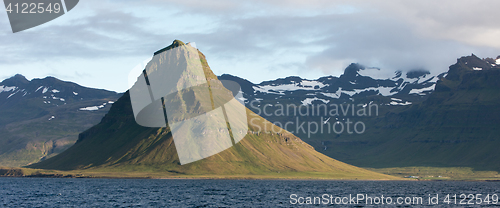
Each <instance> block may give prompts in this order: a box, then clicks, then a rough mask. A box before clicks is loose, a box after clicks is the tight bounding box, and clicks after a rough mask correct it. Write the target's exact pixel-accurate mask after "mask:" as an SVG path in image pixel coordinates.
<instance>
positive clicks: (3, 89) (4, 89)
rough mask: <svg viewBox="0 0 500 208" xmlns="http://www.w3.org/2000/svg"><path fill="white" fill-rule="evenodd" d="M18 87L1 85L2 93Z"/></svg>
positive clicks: (0, 90)
mask: <svg viewBox="0 0 500 208" xmlns="http://www.w3.org/2000/svg"><path fill="white" fill-rule="evenodd" d="M16 89H17V87H7V86H3V85H2V86H0V93H2V92H10V91H14V90H16Z"/></svg>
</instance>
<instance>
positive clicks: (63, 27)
mask: <svg viewBox="0 0 500 208" xmlns="http://www.w3.org/2000/svg"><path fill="white" fill-rule="evenodd" d="M497 8H500V1H495V0H489V1H488V0H481V1H473V2H471V1H456V0H455V1H452V0H445V1H439V2H436V1H429V0H424V1H400V0H387V1H362V0H354V1H330V0H312V1H299V0H254V1H229V0H215V1H203V0H166V1H159V0H144V1H123V0H106V1H97V0H88V1H80V3H79V5H77V7H75V9H74V10H72V11H70V12H69V13H68V14H67V15H65V16H63V17H61V18H58V19H57V20H54V21H53V22H50V23H47V24H45V25H42V26H40V27H37V28H33V29H29V30H26V31H23V32H20V33H16V34H12V33H11V32H10V26H9V25H8V22H7V21H6V20H7V19H6V18H7V16H6V15H4V14H2V15H0V27H1V28H0V50H1V51H2V54H1V56H0V67H1V68H5V69H10V70H2V72H0V77H7V76H9V75H13V74H15V73H23V74H25V75H26V76H27V77H31V78H33V77H43V76H46V75H49V74H50V75H53V76H56V77H63V78H64V77H66V78H68V79H70V80H72V81H78V82H80V83H83V84H84V85H87V86H91V87H100V88H107V89H111V90H117V91H124V90H126V86H127V85H126V83H127V77H126V74H127V73H128V71H129V70H130V69H131V68H132V67H134V66H135V65H136V64H138V63H139V62H140V61H141V60H144V59H145V58H147V57H148V56H151V55H152V53H153V52H154V51H155V50H157V49H160V48H162V47H165V46H166V45H168V44H170V43H171V42H172V41H173V40H174V39H180V40H183V41H186V42H190V41H193V42H196V43H197V46H198V48H199V49H200V50H201V51H202V52H204V53H205V54H206V55H207V58H208V61H209V63H210V65H211V67H212V69H213V70H214V71H215V72H216V73H217V74H222V73H229V74H234V75H237V76H242V77H244V78H247V79H249V80H251V81H253V82H260V81H263V80H269V79H275V78H278V77H284V76H290V75H299V76H302V77H304V78H309V79H314V78H318V77H319V76H322V75H330V74H331V75H335V76H338V75H340V74H341V73H342V71H343V69H344V68H345V67H346V66H347V65H349V64H350V63H351V62H359V63H361V64H364V65H367V66H375V67H380V68H382V70H381V72H380V73H386V74H388V75H389V74H392V73H393V71H394V70H398V69H403V70H408V69H412V68H425V69H428V70H431V71H436V72H437V71H445V70H447V67H448V66H449V65H451V64H453V63H454V62H455V60H456V58H459V57H460V56H463V55H469V54H471V53H474V54H476V55H478V56H480V57H486V56H494V57H496V56H497V55H499V54H500V53H498V51H499V49H500V39H499V38H498V37H500V21H497V20H498V19H500V13H499V12H498V9H497ZM0 13H1V12H0ZM134 61H135V62H134ZM82 74H84V75H86V76H80V75H82ZM122 74H125V75H123V76H122ZM121 79H123V80H121ZM96 80H100V81H96ZM103 80H108V81H103ZM118 82H120V83H118Z"/></svg>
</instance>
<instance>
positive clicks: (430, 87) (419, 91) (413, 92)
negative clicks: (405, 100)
mask: <svg viewBox="0 0 500 208" xmlns="http://www.w3.org/2000/svg"><path fill="white" fill-rule="evenodd" d="M435 87H436V84H433V85H431V86H429V87H425V88H421V89H412V90H411V91H410V94H418V95H425V93H423V92H427V91H433V90H434V88H435Z"/></svg>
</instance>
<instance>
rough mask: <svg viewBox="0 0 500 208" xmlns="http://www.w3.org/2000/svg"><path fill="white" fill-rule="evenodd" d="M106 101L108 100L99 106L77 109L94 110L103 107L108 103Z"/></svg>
mask: <svg viewBox="0 0 500 208" xmlns="http://www.w3.org/2000/svg"><path fill="white" fill-rule="evenodd" d="M108 103H109V102H107V103H103V104H102V105H99V106H90V107H85V108H80V109H79V110H81V111H96V110H99V109H101V108H104V107H105V106H106V104H108Z"/></svg>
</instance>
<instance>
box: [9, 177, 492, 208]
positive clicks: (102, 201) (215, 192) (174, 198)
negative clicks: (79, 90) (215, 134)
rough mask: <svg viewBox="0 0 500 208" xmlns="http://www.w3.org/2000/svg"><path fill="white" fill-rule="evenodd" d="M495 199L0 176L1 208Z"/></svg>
mask: <svg viewBox="0 0 500 208" xmlns="http://www.w3.org/2000/svg"><path fill="white" fill-rule="evenodd" d="M455 194H456V197H453V196H454V195H455ZM462 194H463V195H462ZM447 195H448V196H450V197H449V199H450V200H449V201H447V202H448V203H447V202H446V196H447ZM461 195H462V196H461ZM498 195H500V183H499V182H453V181H452V182H444V181H316V180H183V179H182V180H181V179H179V180H156V179H71V178H67V179H66V178H0V206H2V207H310V206H319V207H323V206H336V207H421V206H422V207H429V206H436V207H500V202H498ZM436 196H437V198H434V197H436ZM487 196H488V199H487V198H486V197H487ZM495 196H497V197H496V198H495ZM472 197H473V198H474V199H471V198H472ZM361 198H363V200H360V199H361ZM455 198H456V200H455ZM389 199H390V200H389ZM419 199H421V203H420V201H419ZM370 200H371V201H370ZM398 200H399V201H398ZM389 201H390V202H391V203H390V204H389V203H388V202H389ZM430 201H431V202H430ZM353 202H354V203H353ZM398 202H400V203H398ZM407 202H408V203H407ZM435 202H436V203H437V204H433V203H435ZM479 202H481V203H479ZM429 203H431V204H429ZM461 203H462V204H461ZM463 203H465V204H463ZM471 203H472V204H471Z"/></svg>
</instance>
